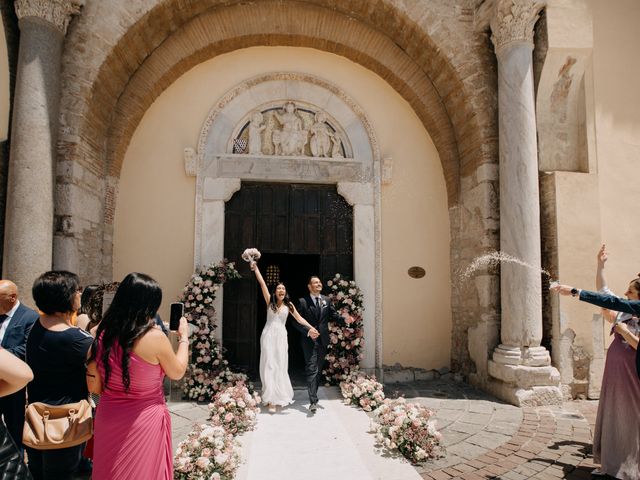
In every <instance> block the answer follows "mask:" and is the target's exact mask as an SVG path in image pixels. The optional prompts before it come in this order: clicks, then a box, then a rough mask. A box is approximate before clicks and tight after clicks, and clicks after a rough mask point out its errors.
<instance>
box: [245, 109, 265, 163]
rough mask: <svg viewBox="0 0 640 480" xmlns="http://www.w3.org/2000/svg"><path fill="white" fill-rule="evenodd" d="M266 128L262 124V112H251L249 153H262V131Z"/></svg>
mask: <svg viewBox="0 0 640 480" xmlns="http://www.w3.org/2000/svg"><path fill="white" fill-rule="evenodd" d="M265 128H266V125H264V124H263V118H262V113H260V112H253V114H252V115H251V121H250V122H249V154H252V155H260V154H262V131H263V130H264V129H265Z"/></svg>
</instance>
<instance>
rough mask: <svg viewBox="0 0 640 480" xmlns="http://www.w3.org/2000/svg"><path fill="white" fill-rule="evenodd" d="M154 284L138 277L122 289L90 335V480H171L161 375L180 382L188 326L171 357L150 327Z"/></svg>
mask: <svg viewBox="0 0 640 480" xmlns="http://www.w3.org/2000/svg"><path fill="white" fill-rule="evenodd" d="M161 301H162V291H161V290H160V286H159V285H158V283H157V282H156V281H155V280H153V279H152V278H151V277H149V276H147V275H144V274H142V273H130V274H129V275H127V276H126V277H125V279H124V280H123V281H122V283H121V284H120V286H119V287H118V290H117V291H116V294H115V296H114V298H113V302H112V303H111V306H110V307H109V309H108V310H107V312H106V313H105V315H104V318H103V319H102V322H101V323H100V325H99V327H98V330H97V332H96V342H95V344H94V352H92V356H93V360H92V361H91V362H90V363H89V365H88V372H87V375H88V377H87V379H88V384H89V389H90V391H91V392H93V393H101V397H100V404H99V405H98V408H97V410H96V417H95V436H94V440H95V442H94V458H93V476H92V478H93V480H107V479H108V480H119V479H122V480H123V479H133V478H135V479H136V480H170V479H172V478H173V457H172V448H171V417H170V416H169V411H168V409H167V405H166V403H165V400H164V392H163V388H162V380H163V378H164V376H165V375H167V376H168V377H169V378H171V379H173V380H179V379H180V378H182V376H183V375H184V373H185V371H186V369H187V363H188V353H189V352H188V349H189V340H188V331H189V329H188V325H187V321H186V320H185V319H184V317H183V318H182V319H180V327H179V329H178V335H179V341H178V351H177V353H174V352H173V349H172V347H171V344H170V343H169V339H168V338H167V337H166V335H165V334H164V333H163V332H162V331H161V330H160V329H159V328H158V327H156V326H155V322H154V317H155V315H156V312H157V310H158V307H159V306H160V302H161Z"/></svg>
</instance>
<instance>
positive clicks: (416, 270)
mask: <svg viewBox="0 0 640 480" xmlns="http://www.w3.org/2000/svg"><path fill="white" fill-rule="evenodd" d="M407 273H408V274H409V276H410V277H411V278H422V277H424V276H425V274H426V273H427V272H425V270H424V268H422V267H411V268H410V269H409V270H408V272H407Z"/></svg>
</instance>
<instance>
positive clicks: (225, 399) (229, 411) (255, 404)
mask: <svg viewBox="0 0 640 480" xmlns="http://www.w3.org/2000/svg"><path fill="white" fill-rule="evenodd" d="M259 405H260V397H259V396H258V394H257V393H256V392H254V393H253V394H252V393H251V392H250V391H249V388H247V386H246V385H245V383H244V382H238V383H236V384H235V385H232V386H229V387H227V388H225V389H224V390H220V391H219V392H218V393H216V395H215V397H213V402H211V403H210V404H209V421H210V422H211V424H212V425H215V426H221V427H224V429H225V430H226V431H227V432H229V433H231V434H233V435H240V434H242V433H244V432H247V431H249V430H253V429H254V428H255V426H256V423H257V420H258V418H257V417H258V413H260V407H259Z"/></svg>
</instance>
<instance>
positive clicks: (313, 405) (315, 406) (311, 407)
mask: <svg viewBox="0 0 640 480" xmlns="http://www.w3.org/2000/svg"><path fill="white" fill-rule="evenodd" d="M316 410H318V404H317V403H312V404H311V405H309V411H310V412H311V413H316Z"/></svg>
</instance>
